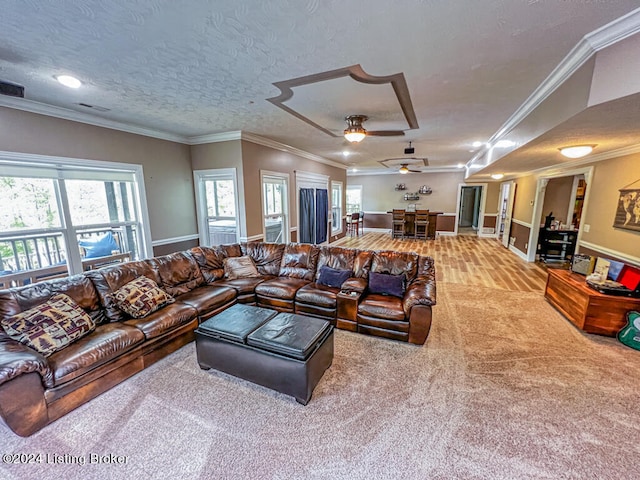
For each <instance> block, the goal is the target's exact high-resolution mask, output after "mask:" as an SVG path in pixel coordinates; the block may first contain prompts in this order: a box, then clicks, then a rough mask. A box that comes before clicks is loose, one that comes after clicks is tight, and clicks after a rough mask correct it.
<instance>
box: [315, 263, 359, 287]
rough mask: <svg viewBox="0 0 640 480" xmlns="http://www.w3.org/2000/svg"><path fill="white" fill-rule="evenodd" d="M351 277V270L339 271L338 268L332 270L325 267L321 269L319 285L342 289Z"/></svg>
mask: <svg viewBox="0 0 640 480" xmlns="http://www.w3.org/2000/svg"><path fill="white" fill-rule="evenodd" d="M350 277H351V270H338V269H337V268H331V267H327V266H326V265H323V266H322V267H320V276H319V277H318V283H319V284H320V285H326V286H327V287H336V288H340V287H341V286H342V284H343V283H344V282H346V281H347V279H348V278H350Z"/></svg>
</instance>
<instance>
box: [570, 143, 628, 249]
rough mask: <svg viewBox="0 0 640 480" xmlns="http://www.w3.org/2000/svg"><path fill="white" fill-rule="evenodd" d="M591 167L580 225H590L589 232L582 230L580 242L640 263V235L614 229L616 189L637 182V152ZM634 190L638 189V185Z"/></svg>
mask: <svg viewBox="0 0 640 480" xmlns="http://www.w3.org/2000/svg"><path fill="white" fill-rule="evenodd" d="M593 165H594V172H593V178H592V181H591V185H590V186H587V192H588V198H587V202H586V203H585V207H584V213H583V216H582V218H583V220H582V224H583V226H585V225H589V232H584V231H583V233H582V238H581V241H585V242H589V243H591V244H594V245H597V246H599V247H603V248H606V249H610V250H614V251H616V252H620V253H622V254H624V255H628V256H631V257H635V258H637V259H639V260H640V232H633V231H631V230H624V229H620V228H614V227H613V222H614V219H615V215H616V208H617V206H618V199H619V197H620V193H619V190H620V189H622V188H624V187H626V186H627V185H629V184H631V183H632V182H634V181H636V180H640V153H636V154H633V155H626V156H624V157H620V158H615V159H610V160H604V161H602V162H598V163H595V164H593ZM634 188H640V182H638V183H636V184H635V185H634Z"/></svg>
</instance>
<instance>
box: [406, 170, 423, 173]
mask: <svg viewBox="0 0 640 480" xmlns="http://www.w3.org/2000/svg"><path fill="white" fill-rule="evenodd" d="M409 173H423V172H422V170H409Z"/></svg>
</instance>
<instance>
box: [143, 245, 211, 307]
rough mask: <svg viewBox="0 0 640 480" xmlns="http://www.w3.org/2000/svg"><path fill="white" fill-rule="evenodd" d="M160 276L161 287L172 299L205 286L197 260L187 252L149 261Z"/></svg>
mask: <svg viewBox="0 0 640 480" xmlns="http://www.w3.org/2000/svg"><path fill="white" fill-rule="evenodd" d="M148 261H149V262H150V263H152V264H153V265H154V267H155V268H156V270H157V271H158V275H159V276H160V281H161V283H159V285H160V287H161V288H162V289H163V290H164V291H165V292H167V293H168V294H169V295H171V296H172V297H177V296H178V295H182V294H183V293H187V292H188V291H190V290H193V289H194V288H196V287H198V286H200V285H203V284H204V278H203V276H202V273H201V272H200V269H199V268H198V264H197V263H196V261H195V259H194V258H193V257H192V256H191V255H189V254H188V253H187V252H175V253H171V254H169V255H163V256H161V257H154V258H151V259H149V260H148Z"/></svg>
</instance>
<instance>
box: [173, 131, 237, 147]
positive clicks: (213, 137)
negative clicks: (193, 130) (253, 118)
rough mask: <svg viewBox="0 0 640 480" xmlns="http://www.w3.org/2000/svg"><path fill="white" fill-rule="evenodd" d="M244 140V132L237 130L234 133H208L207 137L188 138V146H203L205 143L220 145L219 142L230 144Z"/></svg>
mask: <svg viewBox="0 0 640 480" xmlns="http://www.w3.org/2000/svg"><path fill="white" fill-rule="evenodd" d="M241 138H242V132H241V131H240V130H236V131H233V132H223V133H207V134H206V135H198V136H195V137H187V139H186V142H185V143H186V144H187V145H202V144H205V143H218V142H230V141H233V140H240V139H241Z"/></svg>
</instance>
